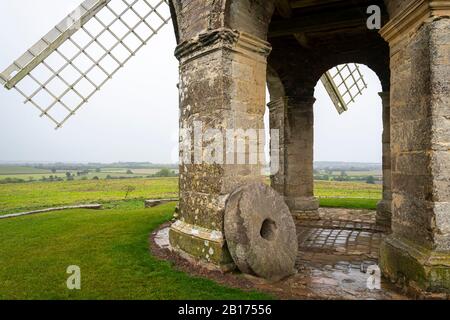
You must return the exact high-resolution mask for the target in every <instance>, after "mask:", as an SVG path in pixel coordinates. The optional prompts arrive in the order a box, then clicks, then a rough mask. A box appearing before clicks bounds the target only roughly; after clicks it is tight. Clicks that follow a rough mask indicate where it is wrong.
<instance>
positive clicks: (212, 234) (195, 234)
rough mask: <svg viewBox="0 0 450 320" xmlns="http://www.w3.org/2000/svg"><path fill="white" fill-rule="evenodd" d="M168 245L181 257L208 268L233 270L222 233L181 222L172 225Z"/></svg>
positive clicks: (233, 265) (232, 263)
mask: <svg viewBox="0 0 450 320" xmlns="http://www.w3.org/2000/svg"><path fill="white" fill-rule="evenodd" d="M169 239H170V245H171V247H172V249H173V250H175V251H176V252H178V253H179V254H180V255H181V256H183V257H185V258H187V259H193V260H195V261H199V260H200V261H201V262H203V263H206V264H208V267H210V268H214V269H220V270H221V271H224V272H226V271H230V270H233V269H234V268H235V264H234V262H233V259H232V258H231V255H230V253H229V252H228V248H227V246H226V244H225V239H224V236H223V233H222V232H220V231H216V230H209V229H206V228H201V227H198V226H194V225H190V224H187V223H185V222H182V221H181V220H178V221H176V222H175V223H173V224H172V226H171V227H170V231H169Z"/></svg>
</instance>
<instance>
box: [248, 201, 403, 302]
mask: <svg viewBox="0 0 450 320" xmlns="http://www.w3.org/2000/svg"><path fill="white" fill-rule="evenodd" d="M375 214H376V213H375V212H373V211H368V210H349V209H320V212H319V216H320V217H319V219H311V218H309V219H305V220H297V223H296V224H297V234H298V240H299V254H298V259H297V264H296V266H297V269H298V272H297V274H296V275H294V276H292V277H290V278H288V279H285V280H283V281H280V282H278V283H271V284H269V283H264V281H262V280H257V279H253V281H255V282H256V283H257V287H260V288H264V289H265V290H268V291H271V292H275V293H276V294H277V295H278V296H280V297H281V298H286V299H363V300H365V299H406V297H405V296H403V295H401V294H399V293H398V291H397V289H396V288H395V286H394V285H392V284H391V283H387V282H386V281H385V280H384V279H381V277H379V272H378V270H379V269H378V258H379V247H380V244H381V241H382V239H383V237H384V236H385V234H386V230H384V229H383V228H382V227H380V226H377V225H376V224H375ZM368 280H369V281H368ZM378 280H379V281H380V282H377V281H378ZM368 282H369V284H368Z"/></svg>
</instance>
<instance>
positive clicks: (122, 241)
mask: <svg viewBox="0 0 450 320" xmlns="http://www.w3.org/2000/svg"><path fill="white" fill-rule="evenodd" d="M141 205H142V204H141V203H140V202H135V203H134V205H133V203H128V204H127V206H126V207H125V208H122V207H121V206H118V207H116V208H114V209H108V210H102V211H88V210H67V211H61V212H53V213H46V214H41V215H36V216H26V217H20V218H14V219H7V220H0V243H1V246H0V299H267V298H270V297H269V296H267V295H265V294H261V293H256V292H243V291H240V290H237V289H231V288H226V287H224V286H221V285H218V284H216V283H214V282H212V281H210V280H206V279H200V278H196V277H191V276H188V275H187V274H185V273H182V272H179V271H176V270H175V269H174V268H173V267H172V266H171V265H170V263H168V262H164V261H160V260H157V259H155V258H153V257H152V256H151V255H150V253H149V251H148V237H149V234H150V233H151V232H152V230H154V229H155V228H157V227H158V226H159V225H161V224H162V223H164V222H166V221H168V220H169V219H170V218H171V215H172V212H173V210H174V204H168V205H164V206H160V207H157V208H154V209H140V207H141ZM69 265H77V266H79V267H80V268H81V290H80V291H78V290H75V291H71V290H68V289H67V287H66V280H67V277H68V276H69V275H68V274H66V269H67V267H68V266H69Z"/></svg>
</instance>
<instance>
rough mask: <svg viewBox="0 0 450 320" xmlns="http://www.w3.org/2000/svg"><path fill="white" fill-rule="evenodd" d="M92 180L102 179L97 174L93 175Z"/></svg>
mask: <svg viewBox="0 0 450 320" xmlns="http://www.w3.org/2000/svg"><path fill="white" fill-rule="evenodd" d="M92 180H100V179H99V178H98V177H97V176H95V177H93V178H92Z"/></svg>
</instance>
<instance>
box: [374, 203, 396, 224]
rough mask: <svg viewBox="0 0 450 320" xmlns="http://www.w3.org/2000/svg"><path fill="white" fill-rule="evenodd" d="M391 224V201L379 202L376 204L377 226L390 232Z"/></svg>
mask: <svg viewBox="0 0 450 320" xmlns="http://www.w3.org/2000/svg"><path fill="white" fill-rule="evenodd" d="M391 223H392V201H389V200H381V201H380V202H378V204H377V224H378V225H380V226H383V227H386V228H387V229H388V230H390V228H391Z"/></svg>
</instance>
